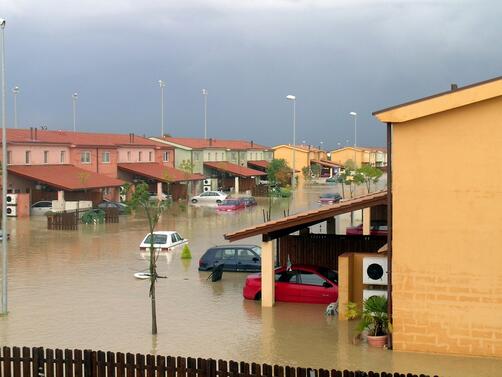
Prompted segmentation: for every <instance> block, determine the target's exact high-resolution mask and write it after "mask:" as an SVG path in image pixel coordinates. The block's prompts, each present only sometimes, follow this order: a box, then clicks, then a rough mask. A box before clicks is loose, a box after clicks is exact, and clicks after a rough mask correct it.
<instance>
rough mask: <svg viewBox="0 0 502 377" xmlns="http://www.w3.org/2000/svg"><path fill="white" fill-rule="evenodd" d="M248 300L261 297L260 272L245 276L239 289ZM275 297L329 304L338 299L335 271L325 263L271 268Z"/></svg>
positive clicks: (289, 300) (279, 299) (276, 298)
mask: <svg viewBox="0 0 502 377" xmlns="http://www.w3.org/2000/svg"><path fill="white" fill-rule="evenodd" d="M242 294H243V296H244V298H246V299H248V300H260V299H261V275H260V274H252V275H249V276H248V277H247V278H246V283H245V284H244V289H243V291H242ZM275 300H276V301H286V302H302V303H309V304H330V303H332V302H336V301H337V300H338V273H337V272H336V271H333V270H331V269H329V268H327V267H318V266H312V265H301V264H300V265H293V266H291V267H290V268H286V267H280V268H277V269H276V270H275Z"/></svg>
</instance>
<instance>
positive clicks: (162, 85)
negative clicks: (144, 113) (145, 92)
mask: <svg viewBox="0 0 502 377" xmlns="http://www.w3.org/2000/svg"><path fill="white" fill-rule="evenodd" d="M159 87H160V137H164V88H165V87H166V83H165V82H164V81H162V80H159Z"/></svg>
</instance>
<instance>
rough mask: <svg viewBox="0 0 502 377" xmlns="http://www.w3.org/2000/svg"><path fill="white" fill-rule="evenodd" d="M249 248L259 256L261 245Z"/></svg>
mask: <svg viewBox="0 0 502 377" xmlns="http://www.w3.org/2000/svg"><path fill="white" fill-rule="evenodd" d="M251 250H253V251H254V252H255V253H256V254H257V255H259V256H260V257H261V247H258V246H255V247H253V248H251Z"/></svg>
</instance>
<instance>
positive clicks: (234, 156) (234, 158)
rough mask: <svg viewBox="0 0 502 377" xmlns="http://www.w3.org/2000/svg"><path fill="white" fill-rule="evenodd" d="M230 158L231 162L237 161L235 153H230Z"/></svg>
mask: <svg viewBox="0 0 502 377" xmlns="http://www.w3.org/2000/svg"><path fill="white" fill-rule="evenodd" d="M231 156H232V160H234V161H235V160H237V153H235V152H232V153H231Z"/></svg>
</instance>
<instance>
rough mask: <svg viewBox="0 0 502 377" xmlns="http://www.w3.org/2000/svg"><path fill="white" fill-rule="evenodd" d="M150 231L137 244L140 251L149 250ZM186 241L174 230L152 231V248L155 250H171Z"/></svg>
mask: <svg viewBox="0 0 502 377" xmlns="http://www.w3.org/2000/svg"><path fill="white" fill-rule="evenodd" d="M150 243H151V239H150V233H148V234H147V235H146V236H145V238H144V239H143V242H141V244H140V245H139V249H140V251H148V250H150V246H151V245H150ZM186 243H188V240H186V239H184V238H183V237H181V236H180V235H179V233H178V232H174V231H160V232H153V248H154V249H155V250H158V249H160V250H162V251H171V250H174V249H176V248H177V247H178V246H182V245H184V244H186Z"/></svg>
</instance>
